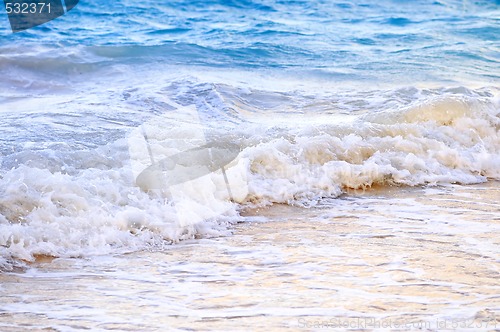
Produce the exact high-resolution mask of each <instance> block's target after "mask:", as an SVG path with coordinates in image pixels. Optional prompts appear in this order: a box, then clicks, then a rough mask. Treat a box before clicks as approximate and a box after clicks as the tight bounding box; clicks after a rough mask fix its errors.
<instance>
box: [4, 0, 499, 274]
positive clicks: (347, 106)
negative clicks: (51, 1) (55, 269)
mask: <svg viewBox="0 0 500 332" xmlns="http://www.w3.org/2000/svg"><path fill="white" fill-rule="evenodd" d="M0 15H1V17H3V19H2V20H0V38H1V43H0V76H1V77H2V80H1V81H0V112H1V115H2V119H1V121H0V129H1V132H0V152H1V160H0V193H1V198H0V229H1V233H0V234H1V236H0V252H1V253H2V257H1V259H0V263H3V264H4V265H5V266H11V265H12V262H19V260H21V259H22V260H32V259H34V257H35V256H37V255H50V256H56V257H59V256H62V257H68V256H69V257H73V256H79V255H84V256H85V255H93V254H96V253H108V252H115V250H118V251H127V252H128V251H135V250H141V249H144V248H149V247H151V246H152V247H155V248H156V247H158V246H162V245H164V244H169V243H171V242H176V241H178V240H182V239H189V238H193V237H198V236H208V235H215V236H216V235H218V234H227V230H228V227H229V228H230V226H228V225H230V224H232V223H234V222H237V221H241V220H244V218H243V217H242V216H241V211H244V210H246V209H249V208H250V209H251V208H256V207H259V206H266V205H270V204H275V203H284V204H289V205H298V206H303V207H310V206H315V205H317V204H322V202H323V201H324V200H329V199H331V198H336V197H339V196H340V195H342V194H344V193H345V192H346V190H350V189H355V190H364V189H365V188H369V187H371V186H374V185H375V186H382V187H385V186H391V185H398V186H400V185H402V186H423V185H440V184H450V183H462V184H471V183H479V182H485V181H488V180H495V179H499V177H500V175H499V167H498V165H499V164H500V156H499V154H498V151H499V146H500V141H499V133H498V128H499V123H500V119H499V116H498V114H499V110H500V108H499V101H500V98H499V95H500V90H499V86H498V82H499V76H500V71H499V61H500V56H499V55H500V53H499V40H498V36H499V35H500V31H499V30H500V23H499V17H500V7H499V3H498V2H495V1H475V2H472V1H434V2H430V1H412V2H402V1H388V0H387V1H378V2H364V1H353V2H339V1H278V0H274V1H266V2H264V1H169V2H166V3H164V4H158V3H156V2H148V1H141V2H134V1H101V2H90V1H82V2H81V3H79V4H78V6H77V7H76V8H74V9H73V10H71V11H70V12H68V13H67V14H66V15H64V16H62V17H60V18H58V19H55V20H53V21H51V22H49V23H47V24H44V25H42V26H38V27H35V28H33V29H29V30H26V31H24V32H20V33H16V34H12V33H11V31H10V28H9V26H8V20H7V16H6V15H5V13H4V12H1V13H0ZM207 146H211V147H212V148H213V149H212V148H211V150H210V149H209V150H206V151H208V152H209V154H204V156H205V157H206V158H213V154H214V153H216V152H217V151H219V152H220V151H229V150H227V148H228V146H233V147H234V146H237V147H238V148H237V149H233V148H232V150H231V151H232V152H231V154H233V152H234V154H235V155H236V154H237V156H236V157H234V158H233V157H231V158H226V159H227V162H230V164H228V165H226V166H227V167H226V166H224V167H226V169H223V168H220V169H219V166H221V165H220V163H217V162H214V163H212V164H211V166H210V167H208V168H207V169H202V168H203V167H204V166H203V165H202V164H203V163H198V164H197V163H196V162H194V166H193V162H192V161H193V160H192V159H193V158H194V159H196V158H202V156H201V155H197V154H196V153H195V152H196V151H200V150H199V149H200V147H207ZM197 149H198V150H197ZM224 149H226V150H224ZM193 151H194V152H193ZM205 157H203V158H205ZM190 158H191V159H190ZM222 159H224V158H222ZM206 160H208V159H206ZM224 160H225V159H224ZM169 163H170V164H171V165H170V164H169ZM167 164H168V165H170V166H168V165H167ZM174 164H176V165H177V166H178V168H176V169H175V171H172V170H173V168H172V167H174ZM205 164H206V163H205ZM158 165H160V166H158ZM151 166H152V167H151ZM177 166H175V167H177ZM215 166H217V167H215ZM161 167H164V168H165V167H171V168H170V170H171V171H170V172H164V170H165V169H163V173H162V174H160V173H161V172H162V168H161ZM190 167H195V168H196V167H198V168H197V169H194V168H190ZM153 171H154V172H153ZM226 171H227V172H226ZM144 172H146V173H147V174H146V173H144ZM148 172H149V173H148ZM155 172H156V173H155ZM158 172H160V173H158ZM209 173H210V174H209ZM145 174H146V175H145ZM193 174H208V175H207V176H201V177H199V176H195V175H193ZM162 177H167V178H165V179H163V178H162ZM168 177H170V178H168ZM198 177H199V179H195V178H198ZM172 178H176V179H172ZM162 179H163V180H165V181H164V182H158V181H163V180H162ZM179 179H190V180H191V179H192V180H193V181H194V180H196V181H198V182H196V181H195V182H192V183H191V182H190V181H188V182H189V183H186V184H185V186H184V187H176V188H173V187H172V188H170V187H169V188H166V186H165V188H164V190H163V191H162V190H160V191H158V190H156V189H158V188H162V185H159V184H158V183H163V184H165V183H179ZM66 234H72V236H71V237H70V238H68V237H67V236H66Z"/></svg>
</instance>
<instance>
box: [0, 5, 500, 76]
mask: <svg viewBox="0 0 500 332" xmlns="http://www.w3.org/2000/svg"><path fill="white" fill-rule="evenodd" d="M498 17H499V3H498V1H465V0H464V1H412V2H403V1H378V2H373V1H372V2H367V1H351V2H341V1H167V2H166V3H165V4H158V3H157V2H149V1H141V2H140V3H139V2H134V1H101V2H90V1H84V2H82V3H80V4H79V5H78V7H77V10H75V11H70V12H69V13H68V14H66V15H65V16H63V17H61V18H58V19H56V20H54V21H52V22H50V23H48V24H45V25H43V26H40V27H37V28H34V29H30V30H28V31H25V32H22V33H17V34H11V32H10V28H9V27H8V25H7V24H8V21H7V19H6V15H3V20H1V22H0V24H1V25H0V36H1V38H2V54H3V56H4V57H5V56H7V55H8V58H9V60H10V61H13V62H14V63H16V58H19V57H20V58H21V59H22V58H25V57H26V56H27V54H29V55H30V56H32V57H37V58H39V60H40V61H42V62H41V63H40V67H39V68H37V69H39V70H40V71H44V68H43V60H49V59H46V57H47V56H48V55H47V54H44V53H42V52H40V53H41V54H40V53H37V52H36V51H35V52H34V49H35V50H36V49H37V48H38V47H46V48H50V49H51V50H52V52H51V56H49V58H51V57H52V56H54V55H55V54H57V53H59V54H58V61H60V62H61V64H62V67H63V68H64V67H65V65H66V66H71V68H73V69H74V70H84V69H83V68H88V65H89V64H94V65H97V66H106V65H109V64H110V63H112V64H116V63H123V64H129V65H130V64H134V63H135V64H137V65H140V64H144V63H158V62H160V63H168V64H181V65H198V66H209V67H216V68H217V67H224V68H227V67H230V68H245V69H253V68H256V69H262V70H265V69H279V70H287V71H293V72H301V73H302V74H303V75H304V74H307V75H313V76H320V77H324V78H325V79H328V80H336V81H344V80H355V81H359V80H361V81H369V82H371V83H372V84H381V83H389V82H390V83H395V84H415V83H419V82H427V83H437V82H447V83H448V84H450V83H452V82H453V83H455V84H459V85H461V84H464V83H465V82H468V81H480V82H484V83H486V84H488V83H489V84H492V85H494V84H495V83H497V82H498V79H499V76H498V59H499V51H498V49H499V40H498V36H499V35H500V27H499V25H500V24H499V19H498ZM68 53H69V54H68ZM18 61H21V60H20V59H18ZM49 67H50V69H51V70H56V71H57V69H56V68H52V67H51V66H50V65H49ZM45 70H47V69H45ZM464 81H465V82H464Z"/></svg>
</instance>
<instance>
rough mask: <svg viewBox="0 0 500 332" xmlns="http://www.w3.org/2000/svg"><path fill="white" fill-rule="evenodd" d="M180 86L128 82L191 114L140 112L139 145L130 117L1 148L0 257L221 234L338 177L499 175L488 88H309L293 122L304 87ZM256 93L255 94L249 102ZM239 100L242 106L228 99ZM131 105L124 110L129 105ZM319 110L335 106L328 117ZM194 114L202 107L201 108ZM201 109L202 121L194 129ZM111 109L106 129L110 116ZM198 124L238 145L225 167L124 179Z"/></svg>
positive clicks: (365, 182)
mask: <svg viewBox="0 0 500 332" xmlns="http://www.w3.org/2000/svg"><path fill="white" fill-rule="evenodd" d="M184 84H188V86H187V87H186V86H185V85H182V84H181V85H180V86H181V88H176V89H174V88H172V87H169V89H167V90H165V91H167V92H165V94H168V93H171V94H172V95H173V96H174V97H175V98H177V97H176V96H179V95H180V96H183V95H182V93H181V92H179V89H181V90H182V89H188V90H189V89H193V90H194V92H193V93H194V97H190V98H186V100H184V99H182V100H181V99H179V98H180V97H179V98H177V99H176V100H174V99H175V98H174V97H172V99H168V98H166V97H165V96H160V95H161V94H160V93H159V92H158V91H153V92H145V91H142V90H140V91H139V92H138V93H146V95H145V96H144V98H145V99H147V98H149V97H150V96H152V97H155V98H156V99H155V103H156V104H154V107H153V109H154V110H156V108H157V107H160V106H161V107H164V108H166V109H169V108H168V107H170V108H172V107H173V108H175V107H178V108H180V107H181V106H180V105H181V103H180V101H182V102H183V103H184V105H183V106H182V107H188V108H189V107H193V106H189V105H195V106H196V107H195V108H193V112H194V111H196V112H194V113H196V114H195V115H196V116H198V119H197V120H188V119H184V118H182V116H184V117H186V116H187V115H186V114H187V113H186V112H183V113H182V114H179V116H176V114H175V112H174V113H168V112H167V113H168V116H164V115H161V116H159V117H153V118H151V119H150V121H149V122H145V124H144V126H145V127H146V128H147V130H146V131H147V136H149V137H150V144H149V148H148V144H145V143H144V137H143V136H141V135H139V134H141V133H142V131H141V129H140V126H138V127H135V129H133V130H131V131H130V132H129V133H128V134H127V135H128V136H127V139H123V140H117V141H114V142H111V143H109V144H108V145H106V146H102V147H101V148H98V149H93V150H92V149H86V150H81V151H78V150H72V148H71V147H72V146H75V145H76V144H72V145H64V146H60V145H57V144H48V145H46V146H42V147H40V145H38V144H37V143H36V142H34V143H33V144H31V145H30V144H28V145H25V146H24V147H23V148H21V151H19V152H18V151H15V152H14V153H10V154H8V153H7V154H4V156H3V157H2V167H3V169H2V170H1V173H0V176H1V178H0V251H1V257H2V260H1V261H0V264H1V265H4V266H6V264H7V261H9V260H12V259H24V260H32V259H33V257H34V255H53V256H81V255H89V254H99V253H106V252H113V251H133V250H137V249H143V248H147V247H149V246H161V245H164V244H168V243H171V242H175V241H179V240H182V239H187V238H193V237H196V236H212V235H217V234H222V233H226V232H227V228H226V224H227V222H228V221H237V220H238V219H239V218H240V217H238V211H239V210H240V209H241V208H242V207H249V206H254V205H266V204H272V203H287V204H297V205H301V206H311V205H315V204H317V203H318V202H321V200H322V199H325V198H333V197H337V196H338V195H340V194H342V193H343V192H344V190H345V189H346V188H359V189H363V188H366V187H370V186H373V185H382V186H384V185H390V184H397V185H410V186H416V185H423V184H445V183H463V184H469V183H478V182H484V181H486V180H487V179H488V178H492V179H500V167H498V165H500V155H499V153H498V151H500V134H499V129H500V118H499V113H500V108H499V102H498V98H497V97H495V96H492V94H491V93H488V92H484V91H479V92H474V91H469V90H464V91H459V92H456V91H441V90H440V91H438V90H431V91H425V90H418V89H406V90H405V89H403V90H397V91H393V92H392V95H391V92H388V91H385V92H380V93H381V94H383V95H384V96H383V97H380V96H379V97H377V96H376V94H375V93H374V92H370V93H369V94H368V95H369V98H368V99H370V100H372V101H373V103H372V104H370V102H367V103H360V100H361V99H360V97H359V96H357V95H356V96H355V98H354V97H353V96H352V95H351V96H346V95H344V96H342V97H341V98H340V97H339V98H340V99H336V100H335V102H332V101H331V100H330V99H321V98H330V97H325V96H324V95H323V96H321V97H320V96H318V97H317V98H318V100H316V101H315V103H314V107H312V108H311V109H310V110H311V111H310V112H309V113H308V114H307V118H308V119H309V120H308V121H301V120H300V119H301V118H302V116H301V115H300V110H301V108H300V107H301V105H303V104H304V102H305V100H309V99H310V96H309V95H306V96H304V95H300V92H297V91H296V92H294V93H296V94H298V95H294V94H292V93H284V92H279V93H278V92H276V93H277V94H279V95H278V96H273V92H266V93H264V92H258V91H256V90H254V89H253V88H249V87H245V88H241V89H240V88H238V87H234V88H231V87H228V86H222V85H202V86H195V87H193V86H191V85H189V84H192V83H190V82H188V83H186V82H184ZM147 88H151V87H149V86H148V87H147ZM145 89H146V88H145ZM207 91H208V92H207ZM147 93H149V94H147ZM391 96H392V97H391ZM401 96H403V97H401ZM152 97H151V98H152ZM264 97H265V99H266V100H267V101H268V102H267V103H264V102H263V101H262V100H261V101H260V102H257V101H255V100H254V99H255V98H257V99H259V98H264ZM306 97H307V98H306ZM389 97H390V98H393V99H394V100H395V99H398V98H401V99H402V101H391V102H388V106H387V108H383V107H384V103H383V102H381V101H380V100H381V99H384V98H386V99H387V98H389ZM183 98H184V97H183ZM196 98H200V99H199V100H198V99H196ZM273 98H274V99H273ZM390 98H389V99H390ZM132 99H133V98H132ZM243 99H244V103H245V105H247V106H245V107H244V108H242V106H241V105H242V104H241V103H240V104H239V103H238V101H240V102H242V100H243ZM148 100H149V99H148ZM271 101H272V102H271ZM283 101H286V102H289V103H290V104H289V105H288V106H287V107H288V108H286V107H285V108H286V109H288V110H289V112H292V113H294V112H295V113H296V114H295V115H294V116H295V117H294V119H295V120H294V121H279V119H280V118H282V117H284V116H285V115H286V113H282V112H280V108H279V104H280V103H281V102H283ZM148 102H149V101H148ZM136 103H137V100H134V101H133V102H132V106H133V108H134V110H135V109H139V108H140V107H144V105H147V103H146V102H144V103H142V104H139V106H137V104H136ZM189 103H191V104H189ZM342 103H344V104H349V103H351V104H350V106H348V107H347V106H346V107H344V108H342V107H340V106H339V107H340V111H339V110H338V109H336V108H335V107H337V106H335V105H340V104H342ZM188 104H189V105H188ZM254 104H255V105H257V106H256V107H255V108H254V109H252V108H251V105H254ZM358 104H359V105H358ZM168 105H170V106H168ZM172 105H174V106H172ZM186 105H187V106H186ZM318 105H322V106H321V107H319V106H318ZM325 105H333V106H332V107H333V108H332V109H331V110H328V107H327V106H325ZM353 105H354V106H353ZM355 105H358V106H355ZM285 106H286V105H285ZM100 107H102V108H104V106H102V105H101V106H100ZM364 107H368V108H369V109H368V110H366V109H364ZM102 108H99V110H101V109H102ZM134 112H135V111H134ZM134 112H131V113H127V112H125V113H124V116H125V117H126V116H129V115H130V116H132V117H133V116H136V115H137V114H138V113H134ZM193 112H192V113H193ZM329 112H330V113H332V114H334V115H335V114H337V115H338V114H343V112H347V113H349V114H348V115H346V116H345V117H344V116H332V117H331V118H329V117H328V114H329ZM188 113H189V112H188ZM194 113H193V114H194ZM200 114H201V115H200ZM207 114H208V115H210V116H213V119H209V120H206V115H207ZM270 114H274V116H272V118H273V121H269V119H270V116H269V115H270ZM201 116H205V120H203V121H208V122H207V123H205V124H203V126H202V127H200V123H201V122H202V119H201ZM79 120H82V121H83V120H84V118H79ZM112 120H113V121H118V120H114V119H112ZM128 120H129V119H126V118H125V119H122V120H120V121H128ZM110 121H111V120H110ZM120 121H118V122H119V123H117V124H115V125H113V124H111V125H110V127H111V128H115V127H120V126H121V122H120ZM108 123H112V122H109V121H108ZM91 125H93V123H92V122H89V126H91ZM99 126H100V124H99ZM113 126H115V127H113ZM120 128H121V127H120ZM202 131H207V132H208V134H209V136H210V139H211V140H213V141H216V142H217V143H218V144H219V143H220V144H221V145H224V144H228V143H236V144H238V145H239V146H240V147H241V152H239V154H238V155H237V156H236V157H235V159H234V160H233V161H232V162H231V163H229V164H228V165H227V167H226V177H227V181H226V179H225V178H224V174H223V173H222V172H221V171H220V170H216V171H213V172H211V173H210V174H204V175H203V176H201V177H199V178H196V179H193V182H189V183H183V184H179V186H178V187H173V188H169V189H170V192H167V191H166V190H157V191H155V190H152V191H148V190H144V188H142V189H143V190H141V188H139V187H138V186H137V184H136V177H137V176H138V174H140V173H141V172H142V171H143V170H144V169H145V168H147V167H149V166H150V165H151V158H150V152H149V151H148V149H151V153H152V154H154V155H155V158H156V157H159V159H158V160H161V158H165V157H168V156H171V155H172V154H175V153H179V152H182V151H186V150H187V149H191V148H193V147H197V146H202V145H203V144H204V143H206V142H207V139H206V137H205V134H206V133H207V132H205V133H204V135H200V133H201V132H202ZM42 134H43V135H46V134H47V135H50V134H51V133H42ZM34 147H36V148H34ZM4 151H5V150H4ZM205 173H206V172H205ZM226 182H228V183H229V184H230V191H228V183H226ZM231 195H232V196H233V197H232V198H233V202H231V201H230V199H231Z"/></svg>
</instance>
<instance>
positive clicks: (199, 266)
mask: <svg viewBox="0 0 500 332" xmlns="http://www.w3.org/2000/svg"><path fill="white" fill-rule="evenodd" d="M499 198H500V186H499V183H498V182H490V183H487V184H479V185H471V186H459V185H449V186H444V187H425V188H400V187H395V188H382V189H380V188H379V189H372V190H368V191H366V192H351V193H350V194H349V195H346V196H343V197H341V198H338V199H334V200H331V201H328V202H324V204H322V205H321V206H318V207H315V208H310V209H304V208H298V207H291V206H286V205H275V206H272V207H269V208H264V209H259V210H251V211H247V212H246V213H245V215H246V217H247V218H251V217H252V216H259V217H254V220H253V221H250V222H245V223H240V224H237V225H236V226H235V227H234V234H233V235H231V236H227V237H218V238H212V239H200V240H189V241H185V242H182V243H180V244H178V245H175V246H170V247H168V248H165V249H164V250H161V251H141V252H135V253H131V254H126V255H104V256H95V257H91V258H85V259H54V260H52V259H48V260H47V261H43V260H42V259H40V260H39V261H38V262H35V263H33V264H30V266H29V267H28V268H27V270H26V271H23V272H11V273H4V274H1V275H0V280H1V287H0V294H1V297H2V300H3V301H2V305H1V306H0V318H1V319H0V328H1V329H2V331H10V330H13V331H17V330H20V329H23V330H29V329H35V330H39V329H42V328H46V329H47V330H49V331H51V330H54V331H73V330H78V329H91V330H113V329H114V330H123V331H127V330H128V331H137V330H142V331H156V330H167V329H168V330H179V331H180V330H211V331H217V330H229V329H231V330H240V331H244V330H262V331H264V330H285V329H288V328H293V329H297V330H300V329H303V330H319V329H325V328H326V329H336V330H345V329H352V330H372V329H402V330H417V329H420V330H426V331H427V330H430V331H442V330H446V329H449V330H470V331H473V330H474V331H493V330H498V329H499V328H500V311H499V303H500V302H499V301H500V299H499V296H498V294H499V285H498V277H499V269H500V262H499V261H498V246H499V244H500V243H499V239H500V236H499V235H500V211H499V209H498V199H499ZM263 216H265V220H264V218H263Z"/></svg>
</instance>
